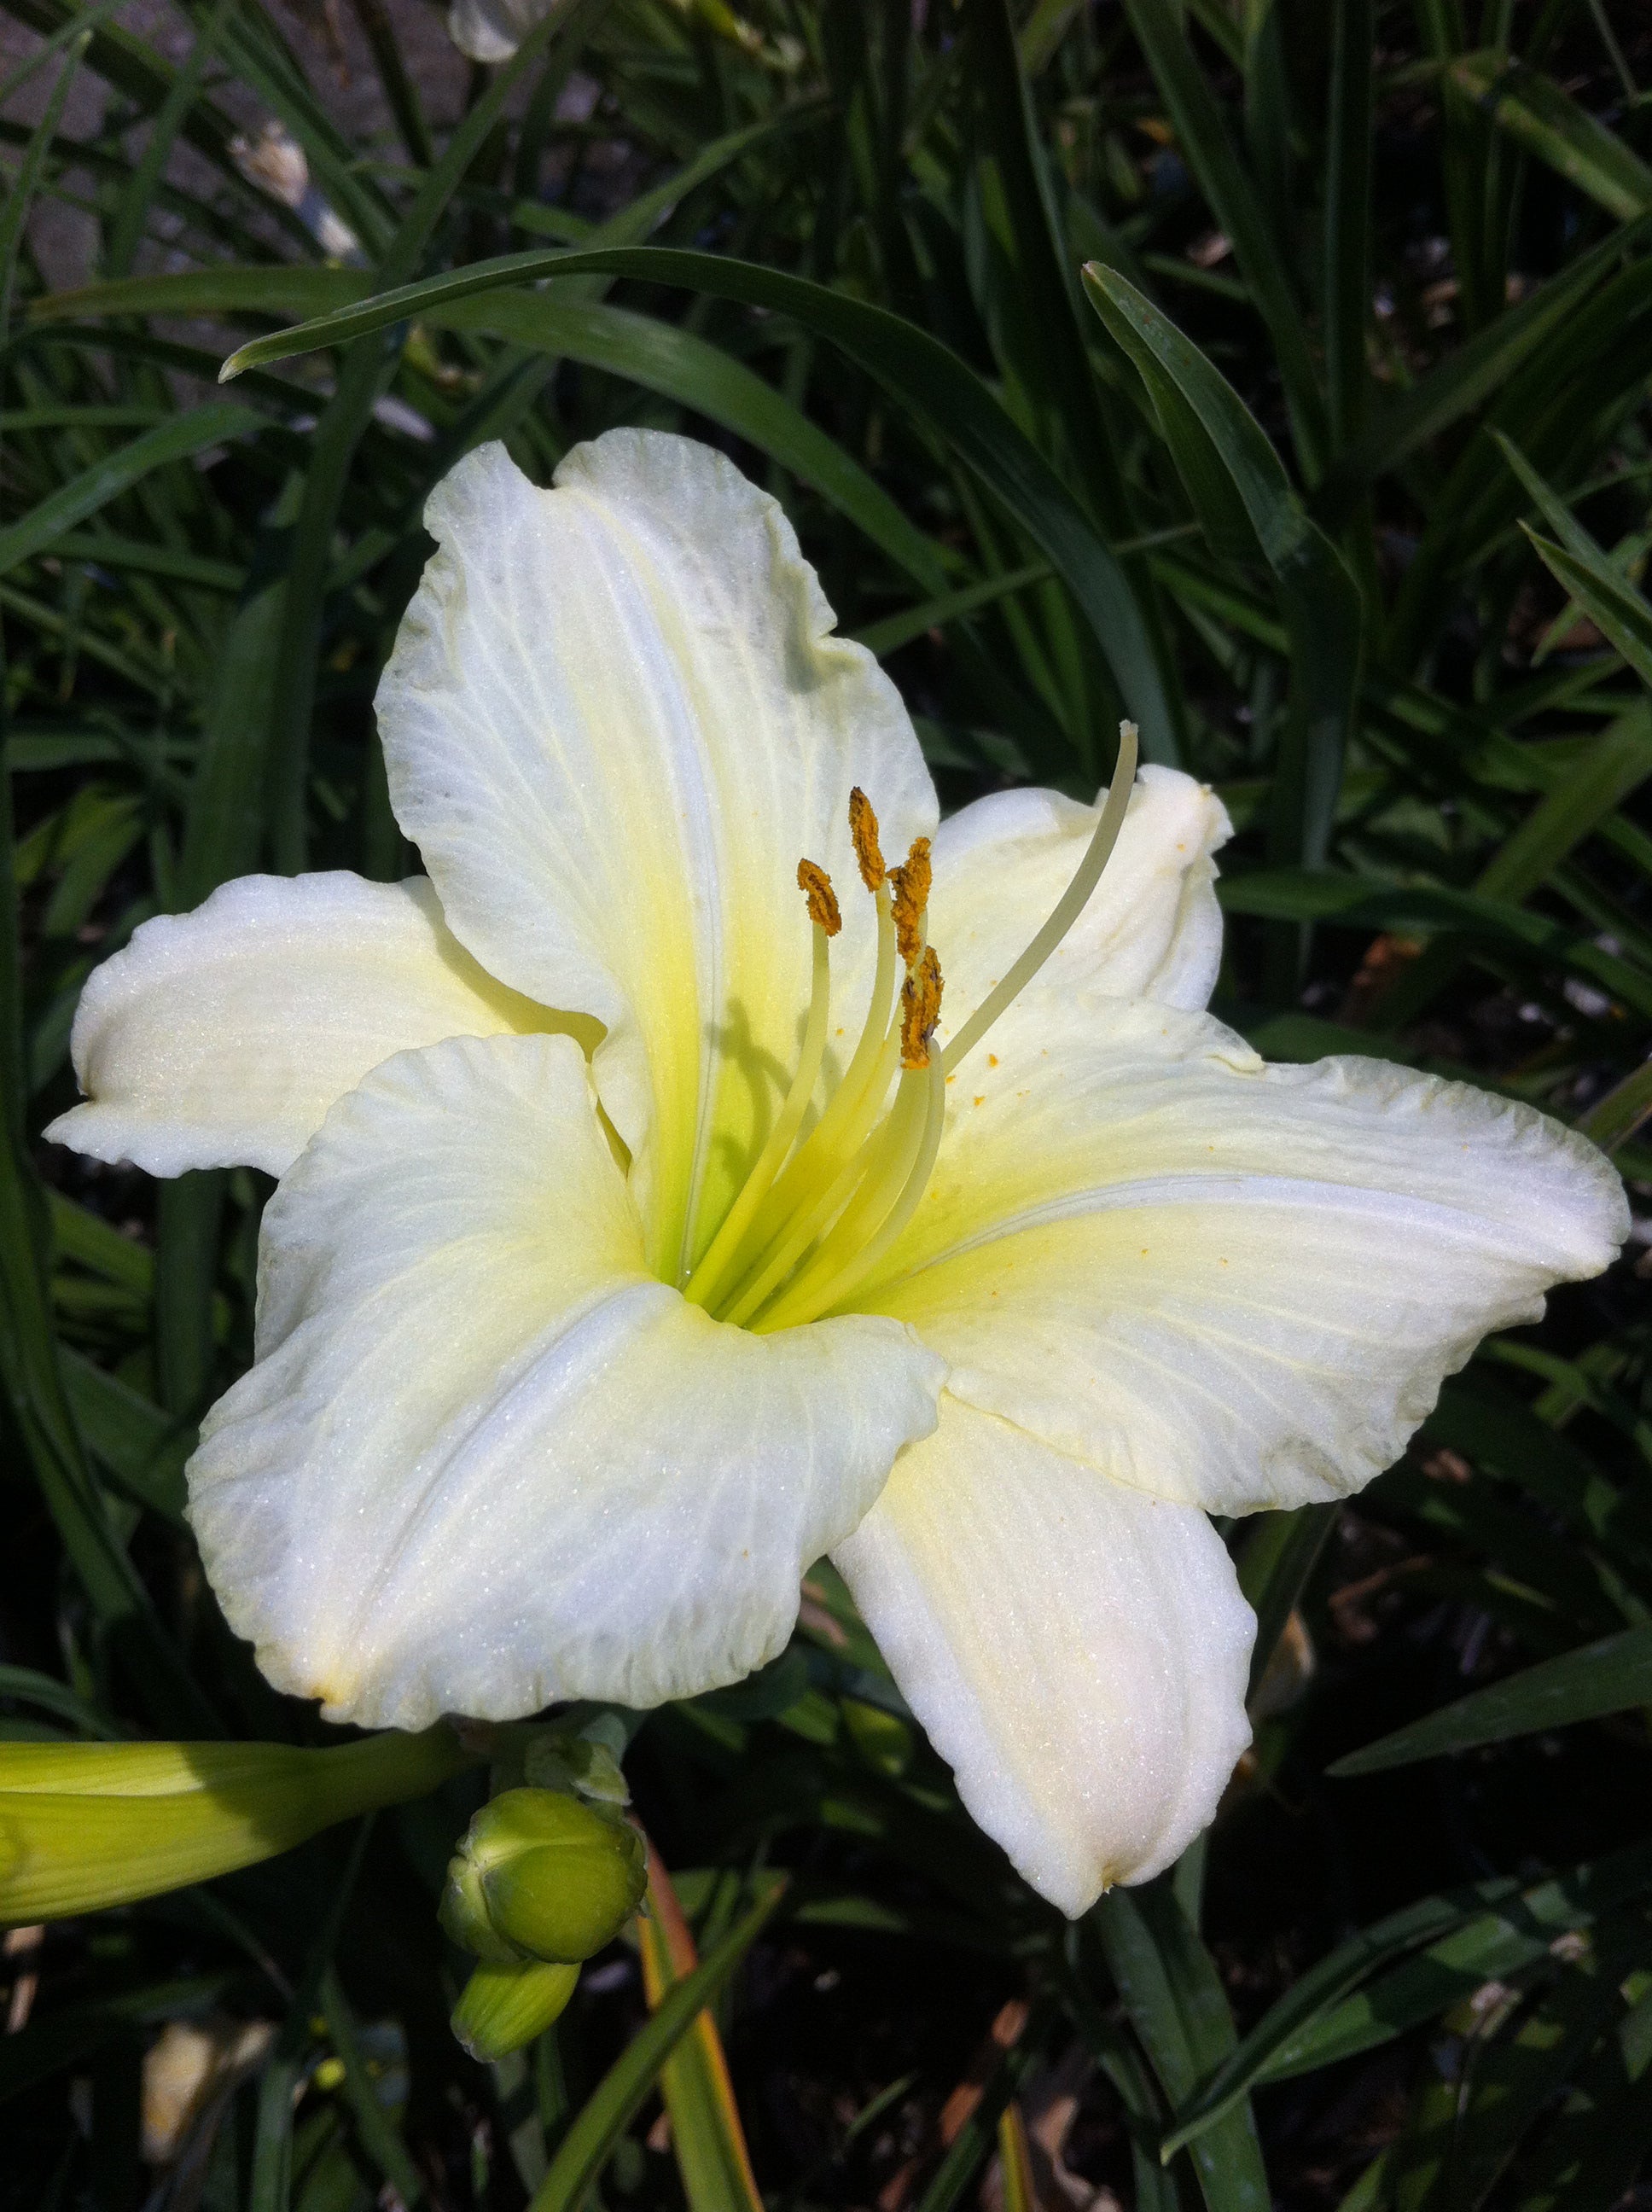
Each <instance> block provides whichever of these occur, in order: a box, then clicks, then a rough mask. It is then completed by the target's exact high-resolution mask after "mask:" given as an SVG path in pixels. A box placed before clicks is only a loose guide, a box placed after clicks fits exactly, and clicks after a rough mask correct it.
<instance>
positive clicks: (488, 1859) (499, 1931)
mask: <svg viewBox="0 0 1652 2212" xmlns="http://www.w3.org/2000/svg"><path fill="white" fill-rule="evenodd" d="M647 1879H648V1870H647V1856H646V1854H645V1851H644V1849H643V1844H642V1838H641V1836H640V1835H638V1833H637V1832H636V1830H635V1828H633V1827H630V1826H628V1825H627V1823H626V1822H625V1821H623V1820H619V1819H618V1818H616V1816H615V1815H614V1814H606V1813H602V1812H598V1810H597V1809H596V1808H594V1807H592V1806H590V1805H587V1804H585V1803H583V1802H581V1801H580V1799H579V1798H577V1797H572V1796H567V1795H565V1794H564V1793H563V1792H562V1791H560V1790H505V1791H504V1792H503V1794H502V1795H501V1796H497V1797H495V1799H494V1800H493V1802H491V1804H488V1805H484V1806H483V1808H482V1810H481V1812H479V1813H478V1814H477V1816H476V1818H475V1820H472V1821H471V1825H470V1827H469V1828H468V1830H467V1831H466V1832H465V1838H464V1839H463V1841H462V1842H461V1843H460V1844H459V1850H457V1851H456V1852H455V1853H454V1855H453V1857H452V1859H451V1860H450V1861H449V1862H448V1867H447V1886H446V1889H445V1890H444V1891H443V1893H442V1899H441V1907H440V1920H441V1924H442V1926H443V1927H444V1928H445V1929H446V1931H447V1933H448V1934H449V1935H450V1936H452V1939H453V1941H454V1942H456V1943H461V1944H463V1945H464V1947H465V1949H466V1950H467V1951H473V1952H474V1953H475V1954H476V1955H477V1958H478V1959H480V1960H482V1961H483V1964H484V1965H487V1966H519V1965H520V1964H522V1962H523V1961H524V1960H532V1959H538V1960H566V1961H568V1962H570V1963H572V1962H575V1961H577V1960H580V1959H588V1958H589V1957H590V1956H591V1954H592V1952H593V1951H600V1950H601V1948H602V1947H603V1945H604V1943H606V1942H609V1941H610V1938H612V1937H613V1936H616V1935H617V1934H618V1932H619V1929H621V1927H622V1926H623V1923H625V1922H626V1921H627V1920H629V1918H630V1917H631V1915H632V1914H633V1913H634V1912H635V1911H636V1909H637V1906H638V1905H639V1903H640V1902H641V1898H642V1893H643V1891H644V1889H645V1888H646V1887H647Z"/></svg>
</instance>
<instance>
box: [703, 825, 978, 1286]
mask: <svg viewBox="0 0 1652 2212" xmlns="http://www.w3.org/2000/svg"><path fill="white" fill-rule="evenodd" d="M849 835H850V836H851V838H852V839H853V844H854V854H855V860H856V862H857V864H858V866H859V871H860V880H861V882H862V883H863V884H865V888H866V890H867V892H868V893H869V894H870V896H871V897H872V901H873V903H874V905H875V907H876V909H877V915H878V962H877V970H876V973H875V975H874V976H873V979H872V999H871V1002H870V1004H869V1006H868V1007H867V1011H866V1019H865V1026H864V1028H863V1030H862V1031H861V1036H860V1040H859V1043H858V1044H857V1045H856V1047H855V1048H854V1050H853V1053H852V1054H850V1056H849V1060H848V1064H847V1066H846V1067H845V1069H844V1071H843V1074H842V1077H841V1080H840V1081H839V1083H838V1085H837V1088H836V1089H835V1091H833V1093H832V1095H831V1097H830V1098H829V1100H828V1101H827V1103H826V1104H825V1106H824V1107H823V1109H822V1110H821V1113H820V1115H819V1118H818V1119H817V1121H816V1122H815V1125H814V1127H812V1128H811V1130H809V1131H808V1133H806V1134H804V1133H803V1123H804V1121H805V1116H806V1115H807V1112H808V1109H809V1106H810V1104H811V1101H812V1099H813V1097H814V1093H815V1090H816V1086H817V1083H818V1081H819V1078H820V1071H821V1066H822V1063H823V1059H824V1056H825V1046H826V1035H827V1028H828V1021H829V1001H830V961H831V956H830V952H829V945H830V942H831V940H832V939H833V938H835V936H837V935H838V933H839V932H840V931H841V928H842V926H843V918H842V914H841V910H840V908H839V906H838V902H837V894H836V892H835V890H834V889H833V887H832V879H831V878H830V877H829V875H828V874H827V872H826V871H825V869H824V868H823V867H822V866H820V865H819V864H818V863H817V861H814V860H799V863H798V888H799V890H800V891H801V892H802V893H803V896H804V898H805V902H806V903H807V906H808V909H809V920H810V922H811V926H812V930H813V936H814V987H813V989H812V991H811V994H810V1006H809V1018H808V1021H807V1023H806V1024H805V1030H804V1042H803V1051H802V1054H801V1055H800V1057H799V1065H798V1070H797V1073H796V1074H795V1075H794V1077H793V1079H792V1083H791V1085H790V1087H789V1089H788V1090H787V1094H786V1097H785V1098H784V1099H783V1100H782V1101H781V1103H780V1112H779V1114H778V1115H776V1117H775V1121H774V1128H773V1129H772V1130H771V1131H770V1133H769V1136H768V1141H767V1143H766V1144H765V1145H764V1146H763V1148H762V1152H760V1153H759V1155H758V1157H757V1158H756V1161H755V1162H754V1163H753V1164H752V1167H751V1170H750V1173H749V1174H748V1176H747V1177H746V1180H745V1182H744V1185H743V1186H742V1188H741V1189H740V1192H739V1194H738V1196H737V1197H736V1199H735V1201H734V1203H733V1205H732V1206H731V1207H730V1209H729V1212H728V1214H727V1216H726V1218H725V1220H724V1222H723V1225H722V1226H721V1228H720V1230H719V1231H718V1232H717V1234H716V1236H715V1237H714V1238H713V1239H712V1242H711V1243H710V1245H709V1246H708V1248H707V1250H706V1253H705V1255H704V1256H703V1257H702V1258H701V1261H700V1263H699V1265H698V1266H697V1267H695V1270H694V1272H693V1273H692V1274H691V1275H690V1276H689V1279H688V1281H687V1283H686V1284H685V1285H683V1294H684V1296H685V1297H688V1298H689V1299H691V1300H692V1301H693V1302H694V1303H695V1304H696V1305H702V1306H704V1307H706V1309H707V1310H708V1311H709V1312H711V1313H714V1314H715V1315H717V1316H718V1317H719V1318H720V1320H724V1321H729V1322H739V1323H741V1324H743V1325H744V1326H745V1327H746V1328H754V1329H759V1330H768V1329H774V1328H793V1327H795V1326H796V1325H797V1324H798V1323H799V1322H805V1321H812V1320H813V1319H815V1317H816V1316H817V1315H819V1314H823V1313H825V1312H827V1311H829V1310H830V1308H831V1307H833V1306H834V1305H836V1304H840V1303H841V1301H842V1299H843V1298H844V1297H847V1295H848V1293H849V1291H851V1290H853V1288H854V1286H855V1285H857V1284H858V1283H860V1282H862V1281H864V1280H865V1277H866V1276H867V1275H868V1274H869V1273H871V1271H872V1268H873V1267H875V1266H876V1265H877V1264H878V1261H879V1260H881V1258H882V1257H883V1255H884V1253H885V1252H886V1251H887V1250H888V1249H889V1247H890V1244H891V1243H893V1242H894V1240H895V1238H896V1237H897V1236H898V1235H899V1234H900V1232H901V1231H902V1229H903V1228H904V1227H905V1226H906V1224H907V1222H908V1219H909V1218H911V1215H912V1212H913V1209H914V1206H916V1205H917V1203H918V1200H919V1199H920V1197H921V1195H922V1194H923V1188H924V1185H925V1183H926V1182H928V1180H929V1171H930V1169H931V1168H932V1165H933V1164H934V1159H935V1152H936V1148H937V1146H938V1145H939V1142H940V1133H941V1120H942V1112H943V1107H944V1085H943V1077H942V1072H941V1068H940V1065H939V1061H938V1057H937V1056H936V1055H935V1054H933V1053H932V1051H931V1044H932V1040H933V1038H934V1035H935V1024H936V1023H937V1021H938V1019H939V1017H940V1011H941V964H940V962H939V960H938V957H936V954H935V951H934V948H933V946H932V945H930V944H929V942H928V939H927V933H926V922H927V918H928V907H929V886H930V877H931V870H930V860H929V840H928V839H927V838H926V837H920V838H919V839H917V840H916V842H914V845H913V847H912V849H911V851H910V852H909V853H908V855H907V857H906V859H905V860H903V861H902V863H901V865H900V866H898V867H895V868H890V867H886V866H884V855H883V853H882V851H881V849H880V848H879V845H878V817H877V816H876V815H875V814H874V813H873V811H872V805H871V803H870V802H869V800H868V799H867V798H866V795H865V792H863V791H861V790H859V788H857V789H856V790H854V791H853V793H851V794H850V797H849ZM897 967H899V968H903V969H904V970H905V975H904V977H903V979H902V985H901V989H900V993H899V996H898V998H897V996H896V987H895V984H896V969H897ZM891 1084H893V1085H894V1095H893V1097H892V1098H891V1097H890V1085H891Z"/></svg>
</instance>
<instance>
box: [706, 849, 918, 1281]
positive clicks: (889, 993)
mask: <svg viewBox="0 0 1652 2212" xmlns="http://www.w3.org/2000/svg"><path fill="white" fill-rule="evenodd" d="M877 897H878V965H877V969H876V971H875V973H874V975H873V977H872V999H871V1001H870V1003H869V1005H868V1006H867V1008H866V1020H865V1027H864V1029H863V1030H861V1032H860V1037H859V1042H858V1043H857V1044H856V1046H855V1048H854V1051H853V1054H851V1055H850V1059H849V1064H848V1066H847V1067H846V1068H845V1069H844V1071H843V1078H842V1080H841V1082H840V1083H839V1085H838V1086H837V1089H836V1090H835V1091H834V1092H833V1093H832V1096H831V1097H830V1099H829V1101H828V1102H827V1104H826V1107H825V1109H824V1111H823V1113H822V1115H821V1117H820V1119H819V1121H817V1122H816V1124H815V1126H814V1127H813V1128H812V1129H811V1131H810V1132H809V1134H808V1135H807V1136H806V1137H805V1139H804V1140H803V1142H802V1144H800V1145H799V1147H798V1149H797V1152H796V1154H795V1155H794V1156H793V1158H791V1159H790V1160H788V1161H787V1164H786V1165H785V1168H784V1169H783V1170H782V1171H781V1172H780V1176H779V1177H778V1178H777V1180H776V1181H775V1182H774V1188H773V1189H772V1190H771V1191H770V1192H769V1193H768V1198H767V1200H766V1202H764V1203H763V1204H762V1206H761V1208H760V1209H759V1211H758V1212H757V1213H756V1218H755V1219H754V1221H753V1222H752V1223H751V1224H750V1225H749V1227H748V1229H747V1231H746V1234H745V1237H744V1251H743V1253H742V1254H741V1255H740V1257H741V1259H742V1261H743V1263H744V1267H746V1268H750V1267H752V1266H753V1265H755V1264H756V1262H757V1261H759V1260H761V1258H762V1255H764V1254H765V1253H766V1252H767V1251H768V1248H769V1246H770V1244H771V1243H772V1242H773V1240H774V1237H775V1235H776V1234H777V1233H778V1231H780V1229H781V1228H782V1227H783V1226H785V1225H786V1224H787V1219H788V1217H789V1215H790V1213H791V1210H792V1207H793V1205H794V1204H795V1203H796V1202H797V1200H798V1199H799V1196H800V1195H801V1194H802V1193H803V1191H804V1190H805V1189H806V1188H808V1186H809V1185H810V1184H811V1182H818V1181H819V1179H820V1178H821V1177H822V1176H825V1177H826V1179H827V1180H828V1181H829V1180H830V1179H831V1177H832V1176H833V1175H834V1174H835V1170H836V1166H837V1164H838V1163H839V1162H840V1161H841V1160H842V1159H844V1158H847V1156H848V1155H849V1154H850V1153H851V1152H853V1151H854V1149H855V1148H856V1146H859V1142H860V1140H861V1139H862V1137H863V1136H865V1133H866V1131H867V1129H868V1128H870V1127H871V1126H872V1121H874V1120H875V1119H876V1116H877V1114H878V1109H879V1108H880V1107H881V1106H882V1104H883V1103H884V1094H885V1092H886V1091H888V1089H889V1082H890V1075H891V1073H893V1072H894V1064H895V1059H896V1055H897V1054H898V1053H899V1049H900V1022H899V1017H898V1015H897V1016H896V1019H895V1021H894V1023H893V1024H892V1025H891V1022H890V1007H891V1006H892V1005H893V1004H894V1002H895V957H896V945H895V922H894V919H893V916H892V915H891V912H890V894H889V890H888V886H887V885H886V884H879V886H878V893H877ZM891 1026H893V1029H894V1032H895V1047H894V1050H893V1051H891V1049H890V1029H891ZM738 1279H739V1277H738V1275H737V1276H736V1278H735V1280H736V1281H737V1282H738Z"/></svg>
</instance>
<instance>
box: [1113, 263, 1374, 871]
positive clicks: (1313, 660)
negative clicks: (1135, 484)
mask: <svg viewBox="0 0 1652 2212" xmlns="http://www.w3.org/2000/svg"><path fill="white" fill-rule="evenodd" d="M1084 283H1085V285H1086V288H1087V289H1088V290H1089V293H1090V299H1091V301H1093V302H1094V304H1095V307H1096V312H1097V313H1099V314H1100V316H1101V318H1102V321H1103V322H1104V323H1105V324H1106V325H1107V327H1108V330H1109V331H1111V332H1112V333H1113V336H1114V337H1115V338H1116V339H1117V340H1118V342H1119V343H1120V345H1121V347H1122V348H1123V349H1124V350H1125V352H1126V353H1127V355H1128V356H1129V357H1130V359H1131V361H1132V362H1133V363H1134V365H1135V367H1136V368H1137V369H1138V371H1139V373H1140V374H1141V376H1142V379H1143V381H1144V382H1145V385H1146V386H1147V389H1148V392H1149V393H1150V394H1151V398H1152V399H1153V403H1154V405H1155V407H1156V409H1157V411H1158V415H1159V419H1160V422H1161V424H1162V425H1163V429H1164V434H1165V437H1166V441H1167V442H1168V443H1169V447H1170V450H1171V453H1172V455H1173V456H1174V458H1175V463H1176V466H1177V468H1178V470H1179V471H1181V477H1182V480H1183V482H1184V483H1186V484H1187V489H1188V493H1189V495H1190V496H1191V497H1192V499H1193V503H1194V505H1195V507H1198V508H1199V510H1200V513H1201V515H1202V516H1204V517H1205V519H1206V527H1207V531H1208V533H1209V535H1210V536H1211V538H1212V540H1213V542H1214V543H1215V544H1217V545H1218V550H1225V551H1227V552H1229V553H1230V554H1233V553H1241V554H1242V553H1243V551H1244V550H1246V549H1247V546H1248V545H1254V548H1255V549H1256V550H1258V551H1260V556H1261V557H1262V559H1263V560H1265V561H1266V563H1267V566H1268V568H1270V569H1271V570H1272V574H1273V578H1274V581H1275V583H1276V585H1277V586H1278V594H1279V604H1280V608H1281V611H1282V612H1283V614H1284V616H1285V627H1286V630H1287V632H1288V634H1289V637H1290V645H1291V715H1290V720H1289V722H1288V725H1287V727H1286V731H1285V737H1284V738H1283V739H1282V741H1281V746H1280V758H1279V763H1278V772H1277V774H1276V776H1275V780H1274V800H1273V805H1274V816H1273V838H1272V847H1273V853H1274V857H1275V858H1276V859H1278V860H1285V859H1287V858H1290V859H1300V860H1303V861H1304V862H1305V863H1306V864H1307V865H1309V866H1314V865H1315V864H1317V863H1318V862H1319V861H1320V860H1323V858H1324V857H1325V854H1326V851H1327V848H1328V846H1329V842H1330V836H1331V825H1332V823H1333V820H1334V819H1335V816H1336V805H1337V793H1338V792H1339V788H1340V787H1341V782H1342V763H1343V758H1344V755H1345V750H1346V746H1347V742H1348V733H1349V728H1350V724H1351V717H1352V714H1353V703H1354V700H1355V698H1356V696H1357V692H1358V688H1359V670H1360V657H1361V634H1362V611H1361V605H1360V597H1359V589H1358V586H1357V585H1356V583H1355V582H1354V580H1353V578H1352V577H1351V575H1350V574H1349V573H1348V570H1347V568H1346V567H1345V564H1344V562H1343V559H1342V556H1341V555H1340V554H1339V552H1338V551H1337V549H1336V547H1335V546H1334V545H1333V544H1332V543H1331V541H1330V539H1329V538H1327V537H1326V536H1325V534H1324V532H1322V531H1321V530H1320V528H1319V527H1318V526H1317V525H1316V524H1315V523H1314V522H1312V521H1310V520H1309V517H1308V515H1307V514H1306V513H1305V512H1304V511H1303V506H1302V503H1301V501H1299V500H1298V499H1297V496H1296V495H1295V494H1294V492H1293V491H1292V490H1291V484H1290V482H1289V479H1288V478H1287V477H1286V476H1285V469H1284V466H1283V465H1282V464H1281V462H1280V460H1279V457H1278V454H1277V453H1275V452H1274V450H1273V447H1272V445H1271V444H1270V442H1269V441H1268V438H1267V435H1266V432H1265V431H1264V430H1263V428H1262V427H1261V425H1260V423H1259V422H1257V420H1256V418H1255V416H1254V415H1253V414H1252V413H1251V412H1250V410H1249V409H1248V407H1247V406H1246V405H1245V404H1244V402H1243V400H1242V399H1241V398H1240V397H1239V395H1238V393H1237V392H1235V391H1234V389H1233V387H1232V386H1231V385H1230V384H1229V383H1228V381H1227V380H1226V379H1225V378H1224V376H1223V375H1222V374H1221V373H1220V371H1219V370H1218V369H1217V368H1213V367H1212V364H1211V362H1208V361H1207V360H1206V357H1205V356H1204V355H1203V354H1202V353H1200V350H1199V349H1198V347H1197V346H1195V345H1193V344H1192V343H1190V342H1189V341H1188V340H1187V338H1186V337H1183V336H1182V334H1181V331H1179V330H1177V329H1176V328H1175V325H1174V324H1173V323H1171V322H1169V320H1168V319H1166V317H1165V316H1164V315H1163V314H1162V313H1160V312H1159V310H1158V309H1157V307H1154V306H1153V304H1152V303H1151V301H1149V300H1147V299H1145V298H1144V297H1143V295H1141V294H1140V293H1139V292H1138V291H1137V290H1136V289H1135V287H1134V286H1133V284H1131V283H1128V282H1127V280H1126V279H1125V278H1124V277H1122V276H1120V275H1119V274H1118V272H1117V271H1116V270H1111V269H1102V268H1101V267H1099V266H1097V265H1095V264H1092V265H1091V266H1090V268H1088V269H1086V270H1085V271H1084Z"/></svg>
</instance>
